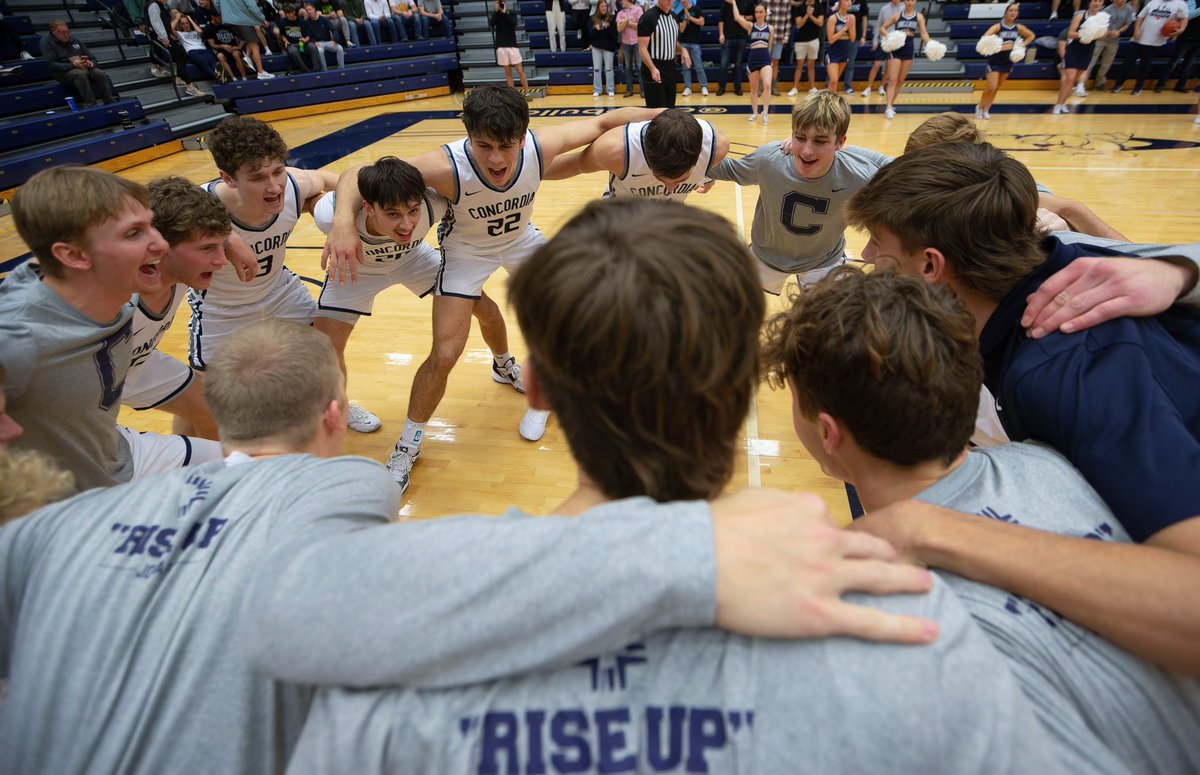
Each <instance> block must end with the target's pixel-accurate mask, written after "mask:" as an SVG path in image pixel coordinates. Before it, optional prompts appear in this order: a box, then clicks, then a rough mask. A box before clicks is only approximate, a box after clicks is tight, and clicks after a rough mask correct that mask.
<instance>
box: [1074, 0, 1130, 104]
mask: <svg viewBox="0 0 1200 775" xmlns="http://www.w3.org/2000/svg"><path fill="white" fill-rule="evenodd" d="M1104 12H1105V13H1106V14H1108V32H1106V33H1104V37H1102V38H1100V39H1098V40H1097V41H1096V42H1095V44H1094V45H1093V49H1092V62H1091V64H1089V65H1088V70H1093V69H1095V71H1096V80H1095V81H1093V82H1092V88H1093V89H1103V88H1105V84H1106V83H1107V81H1108V70H1109V68H1110V67H1112V63H1113V60H1114V59H1116V57H1117V47H1118V45H1119V44H1120V42H1121V36H1122V35H1124V34H1125V31H1126V30H1128V29H1129V28H1130V27H1131V26H1133V13H1134V11H1133V6H1131V5H1130V4H1129V2H1128V0H1115V2H1113V3H1111V4H1110V5H1107V6H1105V7H1104ZM1097 64H1099V69H1096V65H1097ZM1084 81H1087V77H1086V76H1084V79H1083V81H1081V82H1080V86H1082V85H1083V82H1084ZM1076 95H1077V96H1083V95H1080V94H1079V92H1078V91H1076Z"/></svg>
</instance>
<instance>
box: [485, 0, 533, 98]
mask: <svg viewBox="0 0 1200 775" xmlns="http://www.w3.org/2000/svg"><path fill="white" fill-rule="evenodd" d="M489 22H490V24H491V25H492V37H493V39H494V40H495V42H496V64H498V65H500V66H501V67H503V68H504V80H505V81H506V82H507V83H508V85H509V86H512V85H513V74H512V69H513V68H514V67H516V68H517V74H518V75H519V76H520V78H521V88H522V89H525V90H526V91H528V89H529V81H527V80H526V79H525V65H523V64H522V63H521V49H520V47H519V46H517V9H515V8H510V7H509V5H508V3H507V1H506V0H496V2H495V5H493V6H492V18H491V19H490V20H489Z"/></svg>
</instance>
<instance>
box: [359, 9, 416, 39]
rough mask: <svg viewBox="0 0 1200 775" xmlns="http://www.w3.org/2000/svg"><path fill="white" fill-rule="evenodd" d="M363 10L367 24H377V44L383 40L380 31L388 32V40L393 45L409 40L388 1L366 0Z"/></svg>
mask: <svg viewBox="0 0 1200 775" xmlns="http://www.w3.org/2000/svg"><path fill="white" fill-rule="evenodd" d="M363 9H364V10H365V12H366V14H367V23H371V22H375V25H376V32H375V38H376V42H379V41H380V40H382V38H380V36H379V33H380V31H386V32H387V34H388V38H389V39H390V40H391V41H392V42H393V43H399V42H400V41H402V40H407V39H408V35H407V34H405V32H404V24H403V23H402V22H401V21H400V18H399V17H398V16H393V15H392V9H391V8H390V7H389V6H388V1H387V0H364V3H363Z"/></svg>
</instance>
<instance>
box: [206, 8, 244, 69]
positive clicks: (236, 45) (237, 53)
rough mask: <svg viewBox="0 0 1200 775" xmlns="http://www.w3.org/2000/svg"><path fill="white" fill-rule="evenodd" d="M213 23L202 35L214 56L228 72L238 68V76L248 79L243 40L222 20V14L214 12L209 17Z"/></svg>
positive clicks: (209, 24) (210, 23)
mask: <svg viewBox="0 0 1200 775" xmlns="http://www.w3.org/2000/svg"><path fill="white" fill-rule="evenodd" d="M209 18H210V19H212V21H210V22H209V23H208V25H207V26H205V28H204V31H203V32H201V33H200V34H201V35H202V36H203V37H204V43H205V45H207V46H208V47H209V48H210V49H212V52H213V55H214V56H215V57H216V58H217V61H218V62H220V63H221V67H223V68H224V69H225V71H226V72H230V73H232V72H233V68H235V67H236V68H237V72H238V75H239V76H241V77H242V78H246V60H244V59H242V40H241V38H239V37H238V36H237V33H236V32H234V31H233V28H232V27H230V26H229V25H228V24H225V23H224V22H223V21H222V20H221V14H220V12H218V11H216V10H213V12H212V14H211V15H210V16H209Z"/></svg>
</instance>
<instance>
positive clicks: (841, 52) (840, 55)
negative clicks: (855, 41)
mask: <svg viewBox="0 0 1200 775" xmlns="http://www.w3.org/2000/svg"><path fill="white" fill-rule="evenodd" d="M849 61H850V43H849V41H845V40H839V41H838V42H837V43H831V44H830V45H829V46H827V47H826V48H825V63H826V64H841V63H843V62H849Z"/></svg>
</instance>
